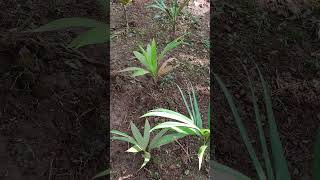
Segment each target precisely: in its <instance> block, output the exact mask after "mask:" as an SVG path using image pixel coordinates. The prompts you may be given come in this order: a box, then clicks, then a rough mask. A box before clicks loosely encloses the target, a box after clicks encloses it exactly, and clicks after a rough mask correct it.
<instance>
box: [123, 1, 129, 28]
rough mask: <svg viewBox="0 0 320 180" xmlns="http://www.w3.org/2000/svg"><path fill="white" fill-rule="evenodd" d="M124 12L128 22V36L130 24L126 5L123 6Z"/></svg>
mask: <svg viewBox="0 0 320 180" xmlns="http://www.w3.org/2000/svg"><path fill="white" fill-rule="evenodd" d="M123 11H124V18H125V21H126V32H127V34H128V33H129V22H128V12H127V7H126V5H123Z"/></svg>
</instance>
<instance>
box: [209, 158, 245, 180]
mask: <svg viewBox="0 0 320 180" xmlns="http://www.w3.org/2000/svg"><path fill="white" fill-rule="evenodd" d="M210 162H211V163H210V164H211V169H212V171H214V172H213V176H214V174H216V173H221V174H226V175H228V176H232V177H233V178H235V180H251V178H249V177H248V176H246V175H244V174H242V173H240V172H239V171H237V170H234V169H232V168H230V167H228V166H225V165H222V164H220V163H218V162H216V161H210Z"/></svg>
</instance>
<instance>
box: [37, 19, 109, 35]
mask: <svg viewBox="0 0 320 180" xmlns="http://www.w3.org/2000/svg"><path fill="white" fill-rule="evenodd" d="M101 25H105V24H104V23H102V22H99V21H96V20H93V19H89V18H82V17H73V18H61V19H58V20H54V21H52V22H49V23H48V24H45V25H43V26H40V27H39V28H37V29H34V30H32V31H31V32H46V31H57V30H62V29H67V28H73V27H86V28H94V27H97V26H101ZM106 31H107V29H106Z"/></svg>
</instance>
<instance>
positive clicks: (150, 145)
mask: <svg viewBox="0 0 320 180" xmlns="http://www.w3.org/2000/svg"><path fill="white" fill-rule="evenodd" d="M166 132H168V129H162V130H161V131H160V132H159V133H158V134H157V135H156V136H155V137H154V138H153V139H152V140H151V142H150V144H149V150H151V149H154V148H155V144H156V143H157V142H158V141H159V139H160V138H161V137H162V136H163V135H164V134H165V133H166Z"/></svg>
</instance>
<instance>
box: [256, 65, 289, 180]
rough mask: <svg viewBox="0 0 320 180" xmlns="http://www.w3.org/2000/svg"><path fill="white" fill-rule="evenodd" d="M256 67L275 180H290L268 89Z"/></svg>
mask: <svg viewBox="0 0 320 180" xmlns="http://www.w3.org/2000/svg"><path fill="white" fill-rule="evenodd" d="M256 67H257V70H258V72H259V76H260V79H261V82H262V87H263V94H264V100H265V105H266V109H267V117H268V124H269V134H270V142H271V149H272V156H273V160H274V168H275V175H276V179H277V180H291V176H290V173H289V169H288V164H287V160H286V158H285V156H284V151H283V149H282V144H281V140H280V135H279V132H278V128H277V124H276V121H275V118H274V114H273V110H272V103H271V97H270V93H269V88H268V86H267V83H266V81H265V80H264V78H263V76H262V74H261V72H260V70H259V68H258V66H256Z"/></svg>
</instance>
